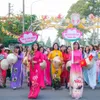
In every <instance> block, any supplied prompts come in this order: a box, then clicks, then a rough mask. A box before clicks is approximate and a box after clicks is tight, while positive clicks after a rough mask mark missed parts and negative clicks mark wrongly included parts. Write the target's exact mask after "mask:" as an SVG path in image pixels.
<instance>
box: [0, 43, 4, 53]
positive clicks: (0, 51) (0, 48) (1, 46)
mask: <svg viewBox="0 0 100 100" xmlns="http://www.w3.org/2000/svg"><path fill="white" fill-rule="evenodd" d="M3 48H4V45H3V44H1V45H0V53H2V49H3Z"/></svg>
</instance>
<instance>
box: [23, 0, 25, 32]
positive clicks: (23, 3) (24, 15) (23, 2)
mask: <svg viewBox="0 0 100 100" xmlns="http://www.w3.org/2000/svg"><path fill="white" fill-rule="evenodd" d="M24 17H25V0H23V32H24V31H25V19H24Z"/></svg>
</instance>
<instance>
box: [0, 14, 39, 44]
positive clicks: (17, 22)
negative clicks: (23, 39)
mask: <svg viewBox="0 0 100 100" xmlns="http://www.w3.org/2000/svg"><path fill="white" fill-rule="evenodd" d="M35 21H37V16H36V15H32V22H33V23H34V22H35ZM30 24H31V16H30V15H25V31H26V30H28V28H29V26H30ZM2 27H4V29H5V30H7V31H8V32H11V33H12V34H15V35H20V34H21V33H22V15H16V16H12V17H0V43H3V44H5V45H8V44H9V43H10V42H12V43H13V42H14V43H15V42H17V39H14V38H13V36H8V35H7V34H4V33H3V32H2ZM38 29H39V28H36V29H35V31H37V30H38Z"/></svg>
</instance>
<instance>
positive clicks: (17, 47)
mask: <svg viewBox="0 0 100 100" xmlns="http://www.w3.org/2000/svg"><path fill="white" fill-rule="evenodd" d="M15 49H19V51H18V55H20V54H21V53H22V52H21V50H20V46H15Z"/></svg>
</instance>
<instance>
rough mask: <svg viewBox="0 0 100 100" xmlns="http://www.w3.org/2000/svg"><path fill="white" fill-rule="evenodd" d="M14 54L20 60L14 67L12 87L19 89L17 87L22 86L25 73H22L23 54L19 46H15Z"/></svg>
mask: <svg viewBox="0 0 100 100" xmlns="http://www.w3.org/2000/svg"><path fill="white" fill-rule="evenodd" d="M14 54H15V55H16V56H17V57H18V60H17V62H16V63H15V64H14V65H13V67H12V73H11V88H12V89H17V88H20V87H22V82H23V73H22V60H23V54H22V52H21V51H20V47H19V46H16V47H15V48H14Z"/></svg>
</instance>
